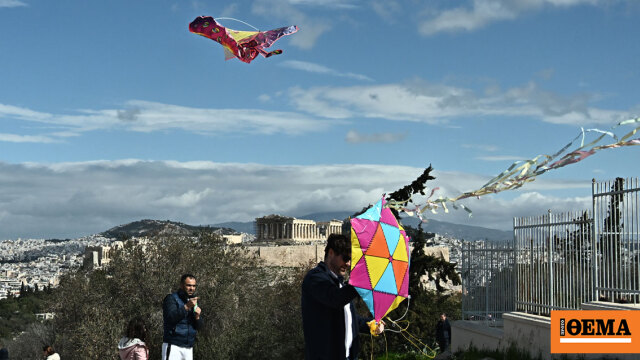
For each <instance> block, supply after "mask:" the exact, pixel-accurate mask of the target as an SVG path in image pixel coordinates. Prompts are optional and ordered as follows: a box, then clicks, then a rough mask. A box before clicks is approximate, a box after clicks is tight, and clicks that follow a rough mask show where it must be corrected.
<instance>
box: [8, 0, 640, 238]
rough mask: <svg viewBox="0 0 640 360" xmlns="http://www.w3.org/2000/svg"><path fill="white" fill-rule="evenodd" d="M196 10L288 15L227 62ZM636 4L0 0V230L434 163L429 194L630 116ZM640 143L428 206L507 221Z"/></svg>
mask: <svg viewBox="0 0 640 360" xmlns="http://www.w3.org/2000/svg"><path fill="white" fill-rule="evenodd" d="M200 15H209V16H213V17H214V18H226V19H222V20H219V21H220V23H221V24H222V25H224V26H226V27H228V28H232V29H237V30H251V28H250V27H248V25H246V24H249V25H251V26H253V27H255V28H258V29H260V30H269V29H273V28H278V27H283V26H289V25H297V26H298V28H299V31H298V32H297V33H295V34H292V35H289V36H285V37H283V38H281V39H280V40H278V41H277V42H276V43H275V44H274V45H273V46H272V47H271V48H269V50H272V49H282V50H283V53H282V54H281V55H277V56H272V57H270V58H262V57H259V58H257V59H255V60H254V61H253V62H252V63H251V64H246V63H243V62H241V61H239V60H237V59H231V60H227V61H225V59H224V53H223V49H222V47H221V46H220V45H219V44H217V43H215V42H213V41H211V40H209V39H207V38H204V37H201V36H198V35H196V34H193V33H190V32H189V31H188V24H189V23H190V22H191V21H192V20H194V19H195V18H196V17H197V16H200ZM639 16H640V2H638V1H634V0H602V1H601V0H474V1H464V0H434V1H428V2H424V1H419V0H415V1H414V0H403V1H394V0H380V1H378V0H247V1H231V2H223V1H177V0H173V1H169V0H153V1H151V0H138V1H130V0H111V1H100V2H99V1H87V0H66V1H51V0H0V239H17V238H74V237H80V236H84V235H90V234H94V233H98V232H101V231H104V230H107V229H109V228H111V227H113V226H117V225H120V224H124V223H128V222H131V221H136V220H141V219H158V220H173V221H180V222H184V223H187V224H191V225H201V224H215V223H220V222H226V221H252V220H254V219H255V218H256V217H261V216H265V215H268V214H274V213H275V214H281V215H286V216H296V217H302V216H304V215H306V214H310V213H317V212H329V211H356V210H360V209H362V208H363V207H364V206H367V205H368V204H372V203H375V202H376V201H377V200H378V199H379V198H380V197H381V196H382V194H384V193H390V192H393V191H395V190H397V189H398V188H400V187H402V186H404V185H407V184H409V183H410V182H411V181H413V180H414V179H415V178H416V177H417V176H418V175H420V174H421V173H422V171H423V170H424V168H426V167H427V166H429V165H432V166H433V168H434V172H433V174H434V175H435V176H436V179H435V180H433V181H430V182H428V183H427V186H428V189H429V190H431V189H435V188H438V190H436V192H435V195H434V198H435V197H439V196H445V197H447V196H448V197H455V196H457V195H459V194H461V193H463V192H465V191H471V190H475V189H478V188H480V187H481V186H482V185H484V184H485V183H486V182H487V181H488V180H489V179H491V178H492V177H493V176H495V175H497V174H499V173H501V172H502V171H504V170H506V169H507V168H508V167H509V166H510V165H511V164H512V163H514V162H515V161H521V160H527V159H531V158H533V157H535V156H537V155H540V154H553V153H555V152H556V151H558V150H559V149H561V148H562V147H563V146H564V145H566V144H567V143H568V142H570V141H571V140H572V139H574V137H576V135H578V134H580V132H581V129H582V128H584V129H594V128H595V129H601V130H611V128H612V127H613V126H614V125H615V124H616V123H618V122H620V121H622V120H625V119H629V118H635V117H638V116H640V98H638V94H640V66H639V64H640V62H639V59H640V41H638V34H640V22H638V21H637V19H638V17H639ZM237 20H240V21H241V22H240V21H237ZM245 23H246V24H245ZM636 126H637V124H636ZM632 129H633V126H626V127H625V126H621V127H618V128H616V129H615V133H616V134H618V135H621V134H625V133H627V132H628V131H630V130H632ZM586 134H587V138H588V139H591V138H595V136H596V133H595V132H587V133H586ZM589 137H591V138H589ZM636 137H637V135H636ZM603 142H605V143H606V142H613V140H612V139H604V140H603ZM639 154H640V147H627V148H619V149H608V150H603V151H601V152H598V153H596V154H594V155H593V156H591V157H589V158H587V159H585V160H583V161H581V162H579V163H576V164H571V165H568V166H566V167H563V168H560V169H556V170H552V171H549V172H547V173H545V174H543V175H541V176H540V177H539V178H538V179H537V180H536V181H534V182H531V183H528V184H526V185H525V186H523V187H522V188H520V189H518V190H513V191H505V192H502V193H498V194H492V195H486V196H483V197H480V198H472V199H467V200H464V201H462V202H461V203H462V204H464V205H466V206H468V207H469V208H471V209H472V210H473V216H472V217H469V216H468V214H467V213H466V212H464V211H455V210H453V209H451V211H449V212H448V213H445V212H444V211H442V209H440V210H439V211H438V213H437V214H431V213H428V214H427V217H428V218H432V219H437V220H441V221H450V222H454V223H460V224H466V225H478V226H485V227H490V228H497V229H502V230H509V229H510V228H511V226H512V224H513V217H520V216H535V215H541V214H544V213H546V212H547V210H551V211H554V212H563V211H569V210H583V209H588V208H589V207H590V206H591V181H592V179H596V180H597V181H604V180H611V179H614V178H615V177H637V176H638V170H637V169H638V168H637V159H638V156H639Z"/></svg>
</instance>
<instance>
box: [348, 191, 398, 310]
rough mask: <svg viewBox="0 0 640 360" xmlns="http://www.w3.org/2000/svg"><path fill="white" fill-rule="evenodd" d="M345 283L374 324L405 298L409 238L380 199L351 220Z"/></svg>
mask: <svg viewBox="0 0 640 360" xmlns="http://www.w3.org/2000/svg"><path fill="white" fill-rule="evenodd" d="M349 284H351V285H353V286H354V287H355V288H356V290H357V291H358V293H359V294H360V297H362V300H364V302H365V304H367V307H368V308H369V311H371V313H372V314H373V317H374V319H375V321H376V322H380V320H381V319H382V318H383V317H385V316H386V315H387V314H388V313H389V312H390V311H391V310H393V309H395V308H396V307H398V305H400V303H401V302H402V301H403V300H404V299H406V298H407V297H408V296H409V237H408V236H407V234H406V232H405V231H404V229H403V228H402V225H400V223H399V222H398V220H397V219H396V217H395V216H394V215H393V213H392V212H391V210H390V209H389V208H388V207H386V206H385V200H384V198H382V199H381V200H380V201H378V202H377V203H376V204H375V205H374V206H373V207H371V208H369V209H368V210H367V211H365V212H364V213H363V214H361V215H358V216H356V217H355V218H353V219H351V275H350V277H349Z"/></svg>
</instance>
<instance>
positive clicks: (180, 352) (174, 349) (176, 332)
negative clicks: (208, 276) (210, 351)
mask: <svg viewBox="0 0 640 360" xmlns="http://www.w3.org/2000/svg"><path fill="white" fill-rule="evenodd" d="M195 292H196V278H195V276H193V275H191V274H184V275H182V278H180V289H179V290H178V291H176V292H174V293H172V294H169V295H167V296H166V297H165V298H164V301H163V302H162V319H163V323H164V324H163V325H164V326H163V327H164V334H163V337H162V342H163V343H162V360H192V359H193V344H194V343H195V341H196V334H197V333H198V329H200V328H201V327H202V319H201V317H200V315H201V313H202V309H200V307H199V306H198V298H197V297H195Z"/></svg>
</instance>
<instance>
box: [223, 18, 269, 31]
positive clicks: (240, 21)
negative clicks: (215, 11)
mask: <svg viewBox="0 0 640 360" xmlns="http://www.w3.org/2000/svg"><path fill="white" fill-rule="evenodd" d="M216 20H233V21H237V22H239V23H243V24H245V25H247V26H249V27H252V28H254V29H255V30H256V31H260V30H259V29H258V28H257V27H255V26H253V25H251V24H249V23H246V22H244V21H242V20H238V19H234V18H231V17H219V18H216Z"/></svg>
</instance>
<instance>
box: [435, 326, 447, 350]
mask: <svg viewBox="0 0 640 360" xmlns="http://www.w3.org/2000/svg"><path fill="white" fill-rule="evenodd" d="M436 341H437V342H438V346H440V350H442V351H445V350H446V348H448V347H449V345H451V325H450V324H449V319H444V321H442V320H438V323H437V324H436Z"/></svg>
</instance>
